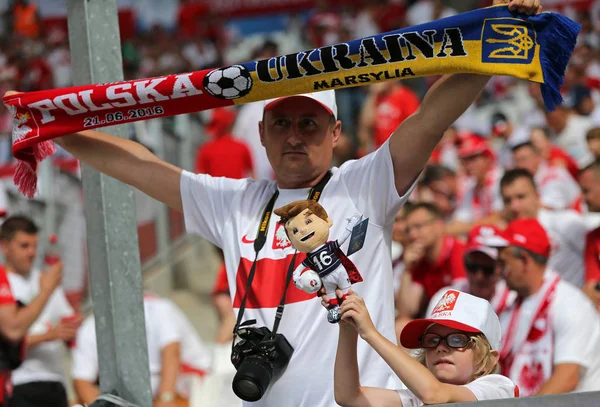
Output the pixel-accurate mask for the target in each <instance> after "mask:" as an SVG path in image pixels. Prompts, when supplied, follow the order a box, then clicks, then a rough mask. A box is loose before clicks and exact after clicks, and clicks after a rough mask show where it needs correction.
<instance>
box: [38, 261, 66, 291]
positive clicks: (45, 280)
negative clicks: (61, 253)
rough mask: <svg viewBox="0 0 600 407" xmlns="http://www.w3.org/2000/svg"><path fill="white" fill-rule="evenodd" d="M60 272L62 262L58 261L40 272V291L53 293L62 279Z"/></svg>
mask: <svg viewBox="0 0 600 407" xmlns="http://www.w3.org/2000/svg"><path fill="white" fill-rule="evenodd" d="M62 274H63V264H62V262H60V261H59V262H57V263H55V264H53V265H52V266H50V267H49V268H48V269H47V270H46V271H44V272H42V275H41V276H40V292H44V293H46V294H51V293H53V292H54V290H55V289H56V287H58V286H59V285H60V283H61V281H62Z"/></svg>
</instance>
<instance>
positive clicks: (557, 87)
mask: <svg viewBox="0 0 600 407" xmlns="http://www.w3.org/2000/svg"><path fill="white" fill-rule="evenodd" d="M551 24H552V25H553V26H552V27H550V29H549V30H548V34H547V35H546V42H545V44H544V47H542V48H541V50H542V52H541V55H540V62H541V64H542V72H543V73H544V82H545V83H542V84H541V90H542V97H543V98H544V105H546V109H548V111H551V112H552V111H554V110H555V109H556V106H558V105H560V104H561V103H562V102H563V98H562V95H561V93H560V91H561V88H562V86H563V83H564V81H565V79H564V78H565V73H566V71H567V65H568V64H569V59H570V58H571V54H572V53H573V51H574V50H575V45H576V42H577V35H578V34H579V31H580V30H581V24H579V23H576V22H574V21H572V20H570V19H568V18H567V17H565V16H562V15H560V14H555V15H554V19H553V20H552V23H551Z"/></svg>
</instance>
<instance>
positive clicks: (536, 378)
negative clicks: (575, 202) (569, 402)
mask: <svg viewBox="0 0 600 407" xmlns="http://www.w3.org/2000/svg"><path fill="white" fill-rule="evenodd" d="M504 239H505V242H504V243H503V246H505V247H504V248H502V249H501V252H500V260H501V261H502V262H503V263H504V276H505V278H506V281H507V284H508V286H509V287H510V288H511V289H513V290H515V291H516V292H517V295H518V296H517V299H516V300H515V301H514V302H513V303H512V304H511V305H509V306H508V307H506V308H505V309H504V311H503V312H502V313H501V314H500V323H501V325H502V337H503V341H502V346H501V347H500V364H501V366H502V373H503V374H504V375H506V376H508V377H509V378H510V379H511V380H512V381H514V382H515V383H516V384H517V385H518V386H519V389H520V391H521V395H523V396H531V395H545V394H559V393H568V392H572V391H578V392H583V391H598V390H600V316H599V315H598V313H597V311H596V310H595V308H594V305H593V304H592V302H591V301H590V300H589V299H588V298H587V297H586V296H585V295H584V294H583V293H582V292H581V291H580V290H578V289H577V288H576V287H574V286H573V285H572V284H569V283H568V282H566V281H564V280H563V279H562V278H561V277H560V276H559V275H558V274H556V273H555V272H554V270H552V269H551V268H550V267H548V266H547V263H548V258H549V255H550V250H551V244H550V239H549V237H548V234H547V233H546V231H545V230H544V228H543V227H542V225H541V224H540V222H538V221H537V220H536V219H517V220H515V221H513V222H511V223H510V224H509V225H508V227H507V229H506V230H505V231H504ZM557 271H560V270H557Z"/></svg>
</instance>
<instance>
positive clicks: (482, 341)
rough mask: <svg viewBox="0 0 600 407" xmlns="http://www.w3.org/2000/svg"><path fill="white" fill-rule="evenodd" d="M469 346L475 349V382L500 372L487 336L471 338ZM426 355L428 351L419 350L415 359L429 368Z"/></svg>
mask: <svg viewBox="0 0 600 407" xmlns="http://www.w3.org/2000/svg"><path fill="white" fill-rule="evenodd" d="M467 346H470V347H472V348H473V368H474V371H475V373H473V380H475V379H477V378H480V377H481V376H486V375H489V374H494V373H498V372H499V371H500V366H499V365H498V359H497V358H496V357H494V356H493V355H492V348H491V346H490V343H489V342H488V340H487V339H486V338H485V336H483V335H474V336H471V341H470V342H469V345H467ZM425 355H426V349H423V348H421V349H418V350H417V351H416V352H415V359H417V361H418V362H419V363H421V364H422V365H423V366H425V367H427V364H426V360H425Z"/></svg>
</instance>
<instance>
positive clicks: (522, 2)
mask: <svg viewBox="0 0 600 407" xmlns="http://www.w3.org/2000/svg"><path fill="white" fill-rule="evenodd" d="M499 4H508V9H509V10H510V11H514V12H517V13H523V14H528V15H535V14H539V13H541V12H542V4H541V2H540V0H494V6H496V5H499Z"/></svg>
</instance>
